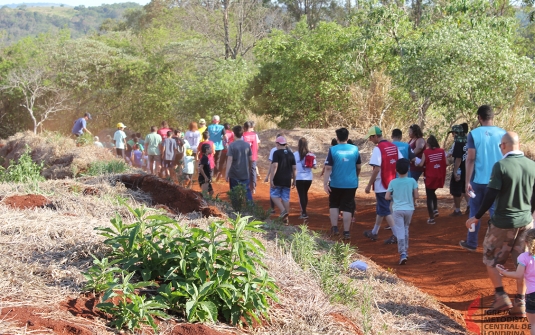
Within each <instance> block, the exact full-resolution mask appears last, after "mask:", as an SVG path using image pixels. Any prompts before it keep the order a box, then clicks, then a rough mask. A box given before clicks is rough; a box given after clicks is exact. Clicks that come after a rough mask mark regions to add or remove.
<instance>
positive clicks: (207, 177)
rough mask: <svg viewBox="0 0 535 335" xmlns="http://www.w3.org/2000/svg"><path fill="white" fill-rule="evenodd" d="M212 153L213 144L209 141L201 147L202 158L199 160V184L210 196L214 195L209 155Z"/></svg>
mask: <svg viewBox="0 0 535 335" xmlns="http://www.w3.org/2000/svg"><path fill="white" fill-rule="evenodd" d="M211 153H212V146H211V145H210V144H208V143H206V144H203V145H202V147H201V154H202V156H201V159H200V161H199V186H201V190H202V191H203V192H207V193H208V194H210V196H212V195H214V189H213V188H212V167H211V166H210V159H209V158H208V156H209V155H210V154H211Z"/></svg>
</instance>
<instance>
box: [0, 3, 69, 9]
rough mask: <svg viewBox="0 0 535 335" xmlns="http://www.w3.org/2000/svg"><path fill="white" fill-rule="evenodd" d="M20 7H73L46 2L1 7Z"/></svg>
mask: <svg viewBox="0 0 535 335" xmlns="http://www.w3.org/2000/svg"><path fill="white" fill-rule="evenodd" d="M19 6H26V7H52V6H56V7H60V6H64V7H71V6H68V5H64V4H60V3H45V2H38V3H12V4H9V5H3V6H1V7H8V8H17V7H19Z"/></svg>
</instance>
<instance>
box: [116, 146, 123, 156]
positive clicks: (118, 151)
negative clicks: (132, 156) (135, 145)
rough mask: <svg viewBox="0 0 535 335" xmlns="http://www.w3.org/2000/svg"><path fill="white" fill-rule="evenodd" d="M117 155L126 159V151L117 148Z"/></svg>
mask: <svg viewBox="0 0 535 335" xmlns="http://www.w3.org/2000/svg"><path fill="white" fill-rule="evenodd" d="M115 153H116V154H117V156H121V157H123V158H124V149H119V148H115Z"/></svg>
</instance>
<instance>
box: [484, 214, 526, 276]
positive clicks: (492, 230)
mask: <svg viewBox="0 0 535 335" xmlns="http://www.w3.org/2000/svg"><path fill="white" fill-rule="evenodd" d="M532 227H533V222H531V223H530V224H528V225H526V226H524V227H522V228H513V229H501V228H498V227H496V226H494V225H493V224H492V223H490V222H489V227H488V229H487V234H486V235H485V240H484V241H483V264H485V265H487V266H492V267H495V266H496V264H502V265H503V264H505V262H506V261H507V259H508V258H509V254H510V255H511V256H512V258H513V260H514V262H515V264H516V259H517V257H518V256H519V255H520V254H521V253H523V252H525V251H526V241H525V240H524V235H525V234H524V233H525V231H526V230H528V229H531V228H532Z"/></svg>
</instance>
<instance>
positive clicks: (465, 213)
mask: <svg viewBox="0 0 535 335" xmlns="http://www.w3.org/2000/svg"><path fill="white" fill-rule="evenodd" d="M464 215H470V206H466V210H465V211H464Z"/></svg>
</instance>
